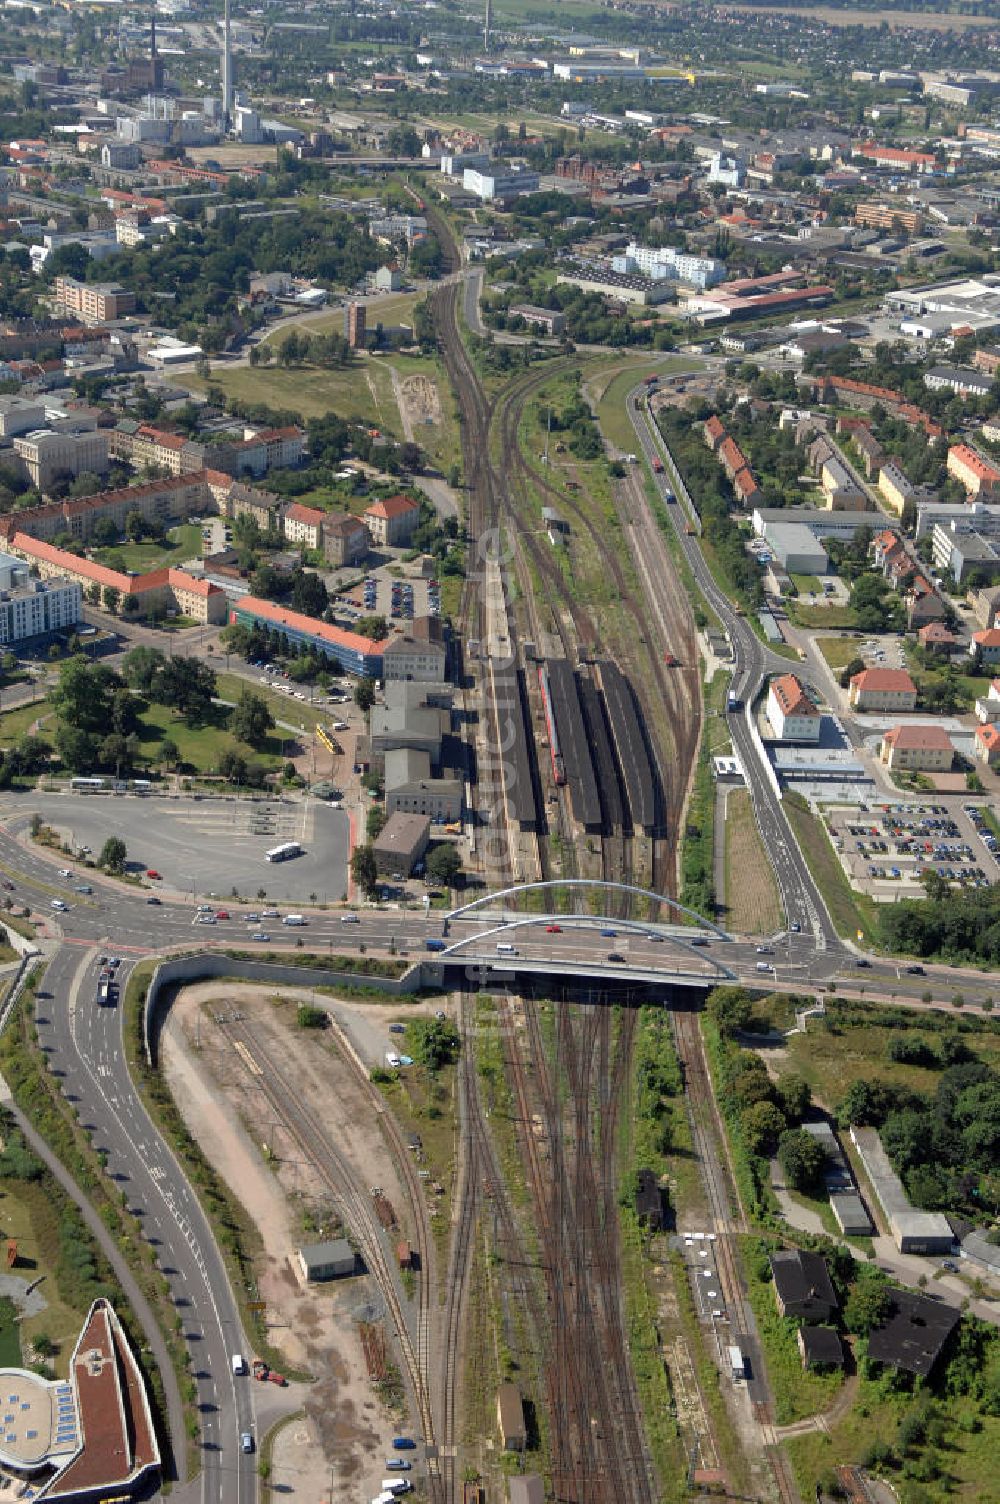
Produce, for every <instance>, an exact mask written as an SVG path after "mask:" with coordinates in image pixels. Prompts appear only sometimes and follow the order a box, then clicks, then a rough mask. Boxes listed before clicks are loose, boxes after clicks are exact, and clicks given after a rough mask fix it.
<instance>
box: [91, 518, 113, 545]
mask: <svg viewBox="0 0 1000 1504" xmlns="http://www.w3.org/2000/svg"><path fill="white" fill-rule="evenodd" d="M90 536H91V537H92V539H93V540H94V542H95V543H96V544H97V546H98V548H113V547H114V545H115V544H116V543H117V542H118V538H119V533H118V528H117V527H116V525H115V524H114V523H113V522H112V520H111V518H110V517H99V518H98V519H97V521H96V522H95V523H94V527H93V531H92V533H91V535H90Z"/></svg>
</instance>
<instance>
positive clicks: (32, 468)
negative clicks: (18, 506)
mask: <svg viewBox="0 0 1000 1504" xmlns="http://www.w3.org/2000/svg"><path fill="white" fill-rule="evenodd" d="M14 453H15V454H16V455H17V457H18V459H19V460H20V462H21V466H22V469H23V470H24V473H25V475H26V476H27V477H28V479H29V480H30V481H31V484H32V485H33V486H35V487H36V488H37V489H38V490H39V491H47V490H48V489H49V487H50V485H51V484H52V482H53V481H54V480H55V479H57V478H59V477H63V476H74V477H75V476H78V475H84V474H91V475H96V476H101V475H106V474H107V471H108V465H109V461H108V434H107V430H106V429H94V430H93V431H92V432H83V433H54V432H53V431H52V429H50V428H41V429H35V430H34V431H33V432H31V433H26V434H19V435H18V436H17V437H16V438H15V439H14Z"/></svg>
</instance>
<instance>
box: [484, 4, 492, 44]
mask: <svg viewBox="0 0 1000 1504" xmlns="http://www.w3.org/2000/svg"><path fill="white" fill-rule="evenodd" d="M490 9H491V8H490V0H486V25H485V26H484V27H483V47H484V48H485V50H486V51H487V52H489V50H490V20H491V15H490Z"/></svg>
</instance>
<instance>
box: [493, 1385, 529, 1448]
mask: <svg viewBox="0 0 1000 1504" xmlns="http://www.w3.org/2000/svg"><path fill="white" fill-rule="evenodd" d="M497 1426H498V1427H499V1430H500V1444H501V1446H502V1447H503V1449H504V1451H505V1452H523V1451H524V1449H525V1447H526V1446H527V1445H528V1430H527V1426H526V1425H525V1421H524V1401H523V1400H522V1398H521V1391H520V1390H519V1389H518V1387H517V1385H516V1384H501V1385H500V1388H499V1389H498V1390H497Z"/></svg>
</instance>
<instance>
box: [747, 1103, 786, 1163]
mask: <svg viewBox="0 0 1000 1504" xmlns="http://www.w3.org/2000/svg"><path fill="white" fill-rule="evenodd" d="M740 1124H741V1127H742V1130H743V1141H744V1143H745V1144H746V1146H747V1148H748V1149H749V1151H750V1153H751V1154H765V1155H770V1154H773V1153H774V1151H775V1149H776V1148H777V1147H778V1140H779V1139H780V1137H781V1135H782V1133H783V1132H784V1131H785V1126H786V1124H785V1119H784V1117H783V1115H782V1113H781V1111H780V1109H779V1108H777V1107H775V1105H774V1103H773V1102H755V1103H754V1104H753V1106H752V1107H748V1108H747V1109H746V1111H745V1112H744V1113H743V1114H742V1115H741V1118H740Z"/></svg>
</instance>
